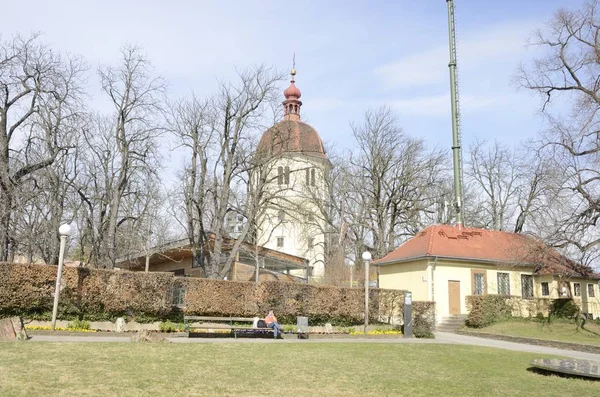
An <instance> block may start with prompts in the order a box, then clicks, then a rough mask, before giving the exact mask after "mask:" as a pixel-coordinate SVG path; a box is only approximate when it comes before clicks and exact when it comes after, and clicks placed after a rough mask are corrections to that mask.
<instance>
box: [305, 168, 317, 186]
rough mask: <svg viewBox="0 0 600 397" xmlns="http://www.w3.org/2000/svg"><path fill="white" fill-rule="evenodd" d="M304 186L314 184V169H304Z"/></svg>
mask: <svg viewBox="0 0 600 397" xmlns="http://www.w3.org/2000/svg"><path fill="white" fill-rule="evenodd" d="M306 186H315V169H314V168H307V169H306Z"/></svg>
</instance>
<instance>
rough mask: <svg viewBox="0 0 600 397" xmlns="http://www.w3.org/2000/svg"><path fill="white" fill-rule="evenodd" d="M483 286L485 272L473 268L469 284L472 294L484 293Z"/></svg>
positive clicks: (484, 283) (484, 284)
mask: <svg viewBox="0 0 600 397" xmlns="http://www.w3.org/2000/svg"><path fill="white" fill-rule="evenodd" d="M485 287H486V282H485V272H481V271H475V270H473V272H472V285H471V288H472V291H473V295H484V294H485V293H486V292H487V291H486V288H485Z"/></svg>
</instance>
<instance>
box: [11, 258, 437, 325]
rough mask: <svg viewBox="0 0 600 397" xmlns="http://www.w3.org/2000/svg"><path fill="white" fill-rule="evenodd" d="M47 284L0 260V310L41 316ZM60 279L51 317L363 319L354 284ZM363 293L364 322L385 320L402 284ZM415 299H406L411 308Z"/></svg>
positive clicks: (81, 271)
mask: <svg viewBox="0 0 600 397" xmlns="http://www.w3.org/2000/svg"><path fill="white" fill-rule="evenodd" d="M55 283H56V267H55V266H46V265H31V264H12V263H0V317H1V316H3V315H22V316H25V317H29V318H37V319H41V320H43V319H47V316H48V314H49V312H50V311H51V310H52V304H53V299H54V297H53V296H54V288H55ZM61 284H62V285H61V296H60V305H59V318H61V319H65V320H70V319H74V318H78V317H79V318H83V319H87V320H94V321H101V320H114V319H115V318H117V317H125V318H127V319H128V320H136V321H138V322H152V321H161V320H166V319H172V320H174V321H178V320H181V318H182V316H183V314H189V315H214V316H242V317H254V316H261V317H262V316H264V314H265V313H266V312H267V311H268V310H274V311H275V313H276V315H277V316H278V317H279V318H280V320H281V322H286V323H295V317H296V316H307V317H308V318H309V321H310V323H311V324H324V323H326V322H329V323H332V324H334V325H351V324H360V323H361V322H362V321H363V320H364V315H363V312H364V291H363V290H362V289H360V288H340V287H330V286H315V285H308V284H296V283H284V282H278V281H266V282H261V283H258V284H255V283H252V282H236V281H223V280H209V279H201V278H188V277H174V276H173V274H172V273H154V272H153V273H141V272H128V271H113V270H103V269H88V268H65V269H64V273H63V278H62V283H61ZM369 298H370V300H369V301H370V307H369V320H370V322H392V321H391V319H394V318H398V317H399V316H401V313H402V309H403V302H404V291H398V290H384V289H372V290H371V291H370V297H369ZM176 303H177V305H176ZM420 303H421V302H413V304H414V308H415V312H416V311H417V307H418V306H419V304H420ZM422 307H423V311H424V313H425V312H428V311H431V307H432V303H431V302H422ZM429 317H430V316H428V315H425V317H424V318H429ZM427 321H429V320H427ZM431 321H432V323H431V325H432V326H433V319H431Z"/></svg>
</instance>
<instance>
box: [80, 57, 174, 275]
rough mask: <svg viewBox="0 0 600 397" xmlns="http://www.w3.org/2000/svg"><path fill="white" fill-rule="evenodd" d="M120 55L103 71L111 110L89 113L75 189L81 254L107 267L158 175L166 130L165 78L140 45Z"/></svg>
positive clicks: (101, 71) (113, 261) (141, 209)
mask: <svg viewBox="0 0 600 397" xmlns="http://www.w3.org/2000/svg"><path fill="white" fill-rule="evenodd" d="M121 54H122V60H121V62H122V63H121V65H119V66H118V67H108V66H107V67H101V68H100V70H99V75H100V82H101V84H102V89H103V92H104V93H105V94H106V95H107V96H108V98H109V100H110V103H111V105H112V106H113V112H112V113H111V114H109V115H106V116H103V115H96V116H93V117H91V120H90V122H89V124H88V128H87V129H86V130H85V131H84V133H83V139H84V142H85V153H84V154H82V164H81V165H80V167H81V169H80V170H79V172H78V174H79V180H78V184H77V188H76V190H77V194H78V196H79V198H80V202H81V207H80V209H79V211H78V214H79V217H80V218H79V219H80V230H81V232H80V235H79V238H80V243H79V247H80V252H81V255H82V257H85V258H86V259H85V262H86V263H91V264H92V265H93V266H100V267H107V268H113V267H114V265H115V262H116V259H117V257H118V256H119V255H120V253H119V251H120V248H119V241H120V240H123V241H124V239H123V238H122V237H123V236H122V235H121V236H120V234H119V231H120V230H125V229H126V228H129V229H131V227H133V226H134V225H135V224H136V222H138V221H139V220H140V219H141V218H142V217H143V214H144V211H145V207H144V205H145V204H146V203H147V201H148V195H149V192H150V190H151V189H150V188H149V187H150V186H152V185H154V184H156V183H157V179H158V177H157V175H156V170H157V168H158V167H157V160H158V150H157V145H158V137H159V136H160V135H161V133H162V132H163V127H162V122H163V121H162V119H161V118H160V117H159V116H160V115H161V112H162V103H163V102H164V91H165V85H164V82H163V80H162V79H161V78H158V77H153V76H152V71H151V65H150V63H149V61H148V60H147V59H146V58H145V57H144V55H142V53H141V50H140V49H139V48H136V47H130V46H126V47H124V48H123V49H122V51H121ZM120 237H121V238H120ZM86 247H88V248H86ZM86 250H87V251H88V252H87V253H86Z"/></svg>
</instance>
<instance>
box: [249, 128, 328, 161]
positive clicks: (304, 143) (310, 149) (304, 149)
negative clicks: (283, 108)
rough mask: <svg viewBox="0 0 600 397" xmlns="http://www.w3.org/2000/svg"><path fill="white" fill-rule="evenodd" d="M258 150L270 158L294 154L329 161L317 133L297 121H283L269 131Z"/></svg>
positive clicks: (259, 144)
mask: <svg viewBox="0 0 600 397" xmlns="http://www.w3.org/2000/svg"><path fill="white" fill-rule="evenodd" d="M256 150H257V152H259V153H264V154H266V155H269V156H276V155H279V154H281V153H289V152H292V153H302V154H307V155H310V156H314V157H320V158H323V159H327V155H326V154H325V148H324V147H323V141H321V138H320V137H319V134H318V133H317V131H316V130H315V129H314V128H312V127H311V126H310V125H308V124H306V123H303V122H301V121H296V120H283V121H281V122H280V123H278V124H276V125H275V126H274V127H272V128H270V129H268V130H267V131H266V132H265V133H264V134H263V136H262V138H261V139H260V142H259V143H258V148H257V149H256Z"/></svg>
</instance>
